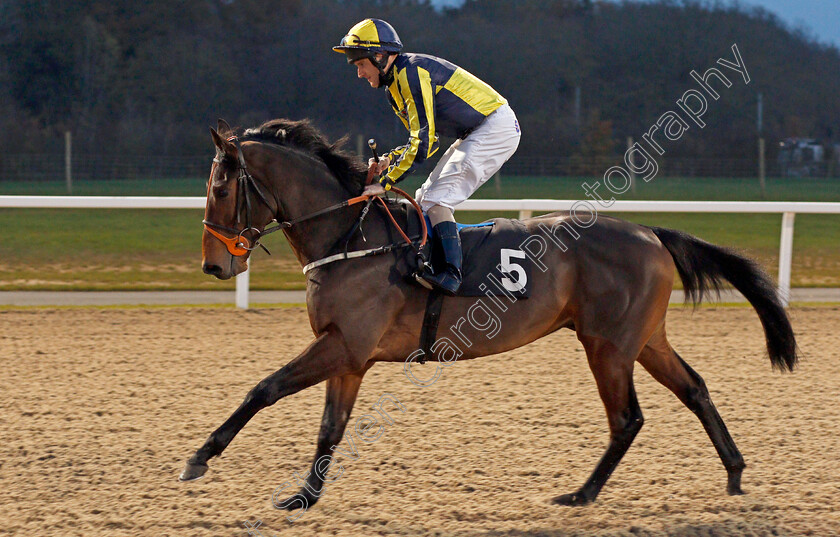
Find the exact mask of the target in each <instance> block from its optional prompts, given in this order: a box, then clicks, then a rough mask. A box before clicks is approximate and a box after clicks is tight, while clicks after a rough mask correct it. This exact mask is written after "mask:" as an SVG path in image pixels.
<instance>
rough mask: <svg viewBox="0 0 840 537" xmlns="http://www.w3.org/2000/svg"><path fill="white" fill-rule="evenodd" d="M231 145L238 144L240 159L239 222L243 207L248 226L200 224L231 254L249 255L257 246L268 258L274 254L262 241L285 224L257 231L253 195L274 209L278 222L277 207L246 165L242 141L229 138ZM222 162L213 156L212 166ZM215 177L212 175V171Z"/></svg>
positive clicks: (237, 218)
mask: <svg viewBox="0 0 840 537" xmlns="http://www.w3.org/2000/svg"><path fill="white" fill-rule="evenodd" d="M227 140H228V142H233V143H234V144H235V145H236V150H237V153H238V156H239V177H238V178H237V179H236V183H237V185H236V223H237V224H240V223H241V222H242V213H243V208H244V213H245V227H243V228H242V229H234V228H231V227H227V226H223V225H221V224H217V223H215V222H211V221H209V220H206V219H205V220H202V221H201V222H202V223H203V224H204V229H206V230H207V231H208V232H209V233H210V234H211V235H213V236H214V237H216V238H217V239H219V240H220V241H222V243H223V244H224V245H225V246H226V247H227V250H228V252H230V254H231V255H234V256H243V255H245V254H247V253H248V252H250V251H252V250H255V249H256V248H257V246H259V247H260V248H262V249H263V250H265V252H266V253H267V254H268V255H271V252H269V251H268V248H266V247H265V246H263V245H262V244H261V243H260V239H261V238H262V237H264V236H266V235H268V234H270V233H274V232H275V231H277V230H278V229H283V225H282V224H279V223H278V225H277V226H275V227H273V228H266V229H263V230H262V231H260V230H259V229H257V228H255V227H254V226H253V225H252V221H251V209H252V203H251V192H255V193H256V194H257V197H258V198H259V199H260V200H261V201H262V202H263V203H264V204H265V205H266V207H268V208H269V209H272V214H274V215H275V218H274V219H273V220H272V221H273V222H276V221H277V219H276V216H277V211H278V209H277V208H272V205H271V203H270V202H269V201H268V197H267V196H266V195H265V194H263V191H262V189H261V188H260V187H259V185H258V184H257V182H256V181H255V180H254V177H253V176H252V175H251V173H250V172H249V171H248V166H247V165H246V164H245V156H244V155H243V153H242V145H241V144H240V142H239V138H238V137H237V136H231V137H230V138H228V139H227ZM221 163H222V159H220V158H219V155H218V153H217V154H216V156H215V157H213V167H214V168H215V167H216V166H217V165H219V164H221ZM210 175H211V177H212V175H213V172H212V171H211V172H210ZM209 193H210V192H209V187H208V197H209ZM275 206H277V202H276V200H275ZM221 231H224V232H227V233H231V234H233V235H234V236H233V237H232V238H231V237H226V236H225V235H223V234H222V233H220V232H221ZM249 231H254V232H255V234H254V238H253V239H252V240H253V244H252V243H251V242H250V241H249V240H248V238H247V237H245V233H248V232H249Z"/></svg>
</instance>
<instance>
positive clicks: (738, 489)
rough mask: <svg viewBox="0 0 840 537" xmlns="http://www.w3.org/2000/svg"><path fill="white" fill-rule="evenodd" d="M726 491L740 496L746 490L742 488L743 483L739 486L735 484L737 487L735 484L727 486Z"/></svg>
mask: <svg viewBox="0 0 840 537" xmlns="http://www.w3.org/2000/svg"><path fill="white" fill-rule="evenodd" d="M726 493H727V494H729V495H730V496H740V495H742V494H745V493H744V491H743V490H741V485H738V486H735V487H733V486H729V487H726Z"/></svg>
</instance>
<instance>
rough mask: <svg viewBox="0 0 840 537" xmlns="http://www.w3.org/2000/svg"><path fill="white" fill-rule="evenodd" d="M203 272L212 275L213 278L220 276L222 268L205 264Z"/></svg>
mask: <svg viewBox="0 0 840 537" xmlns="http://www.w3.org/2000/svg"><path fill="white" fill-rule="evenodd" d="M201 270H203V271H204V273H205V274H210V275H211V276H218V275H219V274H221V273H222V267H220V266H219V265H211V264H210V263H203V264H202V265H201Z"/></svg>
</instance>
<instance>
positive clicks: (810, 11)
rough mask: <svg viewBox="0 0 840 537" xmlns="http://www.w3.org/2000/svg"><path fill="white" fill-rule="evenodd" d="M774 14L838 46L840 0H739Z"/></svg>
mask: <svg viewBox="0 0 840 537" xmlns="http://www.w3.org/2000/svg"><path fill="white" fill-rule="evenodd" d="M432 3H433V4H435V5H439V6H458V5H461V4H463V3H464V0H432ZM740 3H741V4H743V5H748V6H760V7H763V8H764V9H766V10H767V11H770V12H772V13H775V14H776V15H777V16H778V17H779V18H780V19H781V20H783V21H784V22H785V23H787V24H788V25H790V26H793V27H797V26H804V27H806V28H809V29H810V30H811V32H813V34H814V35H816V37H817V41H820V42H822V43H829V44H833V45H834V46H836V47H838V48H840V0H740Z"/></svg>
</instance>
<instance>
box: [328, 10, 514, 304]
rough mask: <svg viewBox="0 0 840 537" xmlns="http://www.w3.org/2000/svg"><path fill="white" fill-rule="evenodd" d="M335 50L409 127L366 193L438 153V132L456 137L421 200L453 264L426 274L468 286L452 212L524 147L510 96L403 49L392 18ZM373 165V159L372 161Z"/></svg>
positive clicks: (355, 33) (443, 285)
mask: <svg viewBox="0 0 840 537" xmlns="http://www.w3.org/2000/svg"><path fill="white" fill-rule="evenodd" d="M333 50H334V51H336V52H340V53H342V54H345V55H346V56H347V62H348V63H350V64H353V65H354V66H355V67H356V71H357V75H358V77H359V78H364V79H366V80H367V81H368V83H369V84H370V86H371V87H372V88H384V89H385V90H386V92H385V93H386V95H387V97H388V101H389V102H390V103H391V107H392V108H393V109H394V112H395V113H396V114H397V117H399V118H400V120H401V121H402V123H403V125H405V127H406V129H408V132H409V138H408V143H407V144H405V145H403V146H400V147H397V148H396V149H393V150H391V151H390V152H389V153H387V154H386V155H384V156H383V157H382V159H380V161H379V163H378V167H377V172H378V173H383V172H385V173H384V175H382V178H381V179H380V181H379V184H373V185H370V186H368V187H367V188H366V189H365V191H364V193H365V194H370V195H378V194H382V193H383V192H384V191H386V190H389V189H390V188H391V186H392V185H394V184H396V183H398V182H399V181H401V180H402V179H404V178H405V177H406V176H407V175H408V173H409V172H410V171H411V169H412V168H413V167H414V166H415V165H417V164H419V163H421V162H423V161H424V160H426V159H427V158H428V157H431V156H432V155H433V154H434V153H435V152H436V151H437V150H438V148H439V147H438V146H439V136H448V137H452V138H457V140H455V143H453V144H452V145H451V146H450V147H449V149H448V150H447V151H446V152H445V153H444V154H443V157H442V158H441V159H440V161H439V162H438V164H437V166H435V169H434V171H432V173H431V174H430V175H429V177H428V179H426V182H425V183H423V185H422V186H421V187H420V188H419V189H418V190H417V193H416V194H415V198H416V199H417V201H418V202H419V203H420V206H421V207H422V208H423V210H424V211H426V213H427V214H428V216H429V220H430V221H431V223H432V227H433V228H434V231H435V237H436V239H437V240H438V241H439V244H440V245H441V248H442V250H443V254H444V258H445V260H446V266H445V267H444V268H443V269H442V270H440V271H438V272H437V273H435V274H425V275H424V276H423V278H424V279H425V280H426V281H427V282H429V283H430V284H432V285H433V286H435V287H437V288H439V289H441V290H442V291H444V292H446V293H447V294H455V292H456V291H457V290H458V287H460V285H461V261H462V260H461V256H462V254H461V238H460V236H459V235H458V229H457V227H456V224H455V218H454V216H453V211H454V208H455V206H456V205H458V204H459V203H461V202H462V201H464V200H466V199H467V198H469V197H470V196H471V195H472V194H473V192H475V191H476V190H478V188H479V187H480V186H481V185H483V184H484V183H485V182H486V181H487V180H488V179H489V178H490V177H492V176H493V174H494V173H496V172H497V171H498V170H499V168H501V167H502V164H504V163H505V162H506V161H507V160H508V159H509V158H510V157H511V155H513V153H514V152H515V151H516V148H517V147H518V146H519V138H520V129H519V123H518V121H517V119H516V115H515V114H514V113H513V110H512V109H511V108H510V106H508V104H507V100H506V99H505V98H504V97H502V96H501V95H499V93H498V92H496V90H494V89H493V88H491V87H490V86H489V85H488V84H487V83H485V82H483V81H481V80H480V79H479V78H478V77H476V76H475V75H473V74H471V73H469V72H467V71H466V70H464V69H462V68H461V67H458V66H457V65H455V64H453V63H450V62H448V61H446V60H444V59H441V58H436V57H434V56H429V55H425V54H413V53H405V52H400V51H401V50H402V42H401V41H400V38H399V36H398V35H397V32H396V31H395V30H394V28H393V27H392V26H391V25H390V24H388V23H387V22H385V21H383V20H379V19H365V20H363V21H362V22H360V23H358V24H356V25H355V26H353V27H352V28H350V30H349V31H348V32H347V35H346V36H344V38H343V39H342V40H341V44H340V45H338V46H336V47H333ZM370 164H371V165H373V159H371V162H370Z"/></svg>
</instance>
